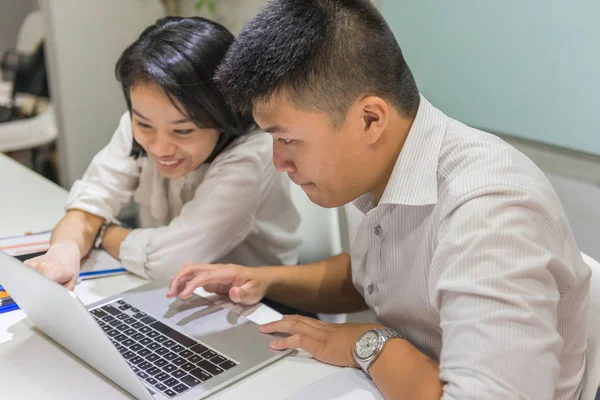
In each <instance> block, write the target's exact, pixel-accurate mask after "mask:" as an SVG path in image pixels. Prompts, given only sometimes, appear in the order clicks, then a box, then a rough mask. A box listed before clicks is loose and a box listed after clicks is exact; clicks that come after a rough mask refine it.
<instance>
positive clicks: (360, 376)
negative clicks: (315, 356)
mask: <svg viewBox="0 0 600 400" xmlns="http://www.w3.org/2000/svg"><path fill="white" fill-rule="evenodd" d="M288 400H383V396H382V395H381V392H379V390H378V389H377V386H375V384H374V383H373V381H372V380H371V379H370V378H369V377H368V376H367V375H366V374H365V373H364V372H363V371H362V370H360V369H356V368H344V369H342V370H341V371H338V372H334V373H333V374H331V375H329V376H327V377H326V378H323V379H321V380H320V381H318V382H316V383H314V384H312V385H310V386H308V387H307V388H305V389H302V390H301V391H299V392H298V393H296V394H294V395H293V396H291V397H288Z"/></svg>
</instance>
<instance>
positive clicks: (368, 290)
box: [367, 283, 375, 294]
mask: <svg viewBox="0 0 600 400" xmlns="http://www.w3.org/2000/svg"><path fill="white" fill-rule="evenodd" d="M373 290H375V288H374V287H373V284H372V283H371V284H370V285H369V286H367V292H369V294H373Z"/></svg>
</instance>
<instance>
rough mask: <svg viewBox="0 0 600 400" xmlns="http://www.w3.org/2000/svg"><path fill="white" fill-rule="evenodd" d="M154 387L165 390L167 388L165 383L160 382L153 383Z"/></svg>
mask: <svg viewBox="0 0 600 400" xmlns="http://www.w3.org/2000/svg"><path fill="white" fill-rule="evenodd" d="M154 387H155V388H157V389H158V390H160V391H161V392H162V391H165V390H166V389H167V387H166V386H165V385H163V384H162V383H160V382H158V383H156V384H155V385H154Z"/></svg>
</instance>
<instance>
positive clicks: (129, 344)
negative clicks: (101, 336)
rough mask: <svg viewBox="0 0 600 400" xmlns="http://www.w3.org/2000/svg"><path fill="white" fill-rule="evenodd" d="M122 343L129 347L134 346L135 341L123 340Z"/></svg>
mask: <svg viewBox="0 0 600 400" xmlns="http://www.w3.org/2000/svg"><path fill="white" fill-rule="evenodd" d="M122 343H123V345H124V346H131V345H134V344H135V340H132V339H127V340H124V341H123V342H122Z"/></svg>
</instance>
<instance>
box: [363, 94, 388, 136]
mask: <svg viewBox="0 0 600 400" xmlns="http://www.w3.org/2000/svg"><path fill="white" fill-rule="evenodd" d="M356 106H357V109H358V113H359V114H360V118H361V120H362V124H363V132H364V138H365V140H366V141H367V143H368V144H374V143H376V142H377V141H378V140H379V139H380V137H381V135H382V134H383V132H384V131H385V129H386V128H387V125H388V121H389V117H390V115H389V113H390V107H389V105H388V104H387V102H386V101H385V100H383V99H382V98H381V97H377V96H369V97H365V98H364V99H362V100H360V101H359V102H358V103H357V104H356Z"/></svg>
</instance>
